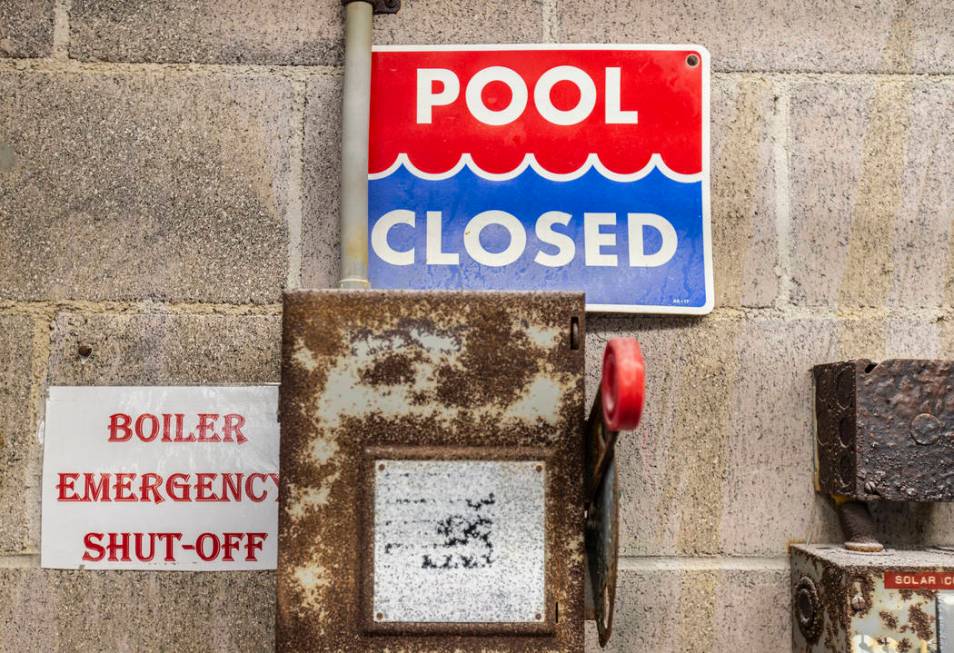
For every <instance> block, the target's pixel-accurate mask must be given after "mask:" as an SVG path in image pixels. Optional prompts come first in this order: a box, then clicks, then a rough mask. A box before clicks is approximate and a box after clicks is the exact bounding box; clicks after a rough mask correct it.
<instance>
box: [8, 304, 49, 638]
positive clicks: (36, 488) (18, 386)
mask: <svg viewBox="0 0 954 653" xmlns="http://www.w3.org/2000/svg"><path fill="white" fill-rule="evenodd" d="M33 353H34V352H33V320H32V319H31V318H29V317H20V316H10V315H4V316H0V515H2V517H0V554H2V553H16V552H21V551H24V550H31V549H35V547H36V546H37V544H38V540H39V533H40V455H39V452H40V446H39V444H38V442H37V438H36V432H35V430H34V429H35V424H34V419H33V416H34V415H35V413H34V412H33V407H32V406H31V405H30V388H31V386H32V381H33V371H32V358H33ZM0 639H2V638H0Z"/></svg>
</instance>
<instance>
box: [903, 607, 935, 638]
mask: <svg viewBox="0 0 954 653" xmlns="http://www.w3.org/2000/svg"><path fill="white" fill-rule="evenodd" d="M934 620H935V619H934V617H932V616H931V615H929V614H928V613H926V612H925V611H924V610H923V609H922V608H921V606H920V605H912V606H911V607H909V608H908V628H910V629H911V630H913V631H914V634H915V635H917V636H918V637H919V638H920V639H923V640H925V641H927V640H930V639H932V638H933V637H934V627H933V624H934Z"/></svg>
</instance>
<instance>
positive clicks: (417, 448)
mask: <svg viewBox="0 0 954 653" xmlns="http://www.w3.org/2000/svg"><path fill="white" fill-rule="evenodd" d="M583 317H584V303H583V296H582V295H579V294H567V293H452V292H390V291H389V292H378V291H332V290H329V291H300V292H293V293H289V294H287V295H286V298H285V311H284V330H283V354H282V356H283V363H282V388H281V406H280V411H281V427H282V443H281V474H282V477H281V483H282V487H281V490H282V495H281V496H282V499H281V501H282V503H281V509H280V511H279V514H280V517H279V539H280V547H279V563H278V581H277V582H278V616H277V619H278V624H277V634H276V637H277V642H276V643H277V647H278V649H279V650H287V651H382V652H383V651H385V650H390V651H407V652H416V651H434V652H439V651H483V652H485V653H491V652H494V651H500V652H501V653H502V652H503V651H508V652H510V651H527V652H531V651H534V652H535V651H552V652H557V651H561V652H570V651H581V650H582V649H583V583H584V571H583V569H584V564H583V555H584V553H583V519H584V516H583V507H582V506H583V438H582V435H581V434H582V423H583V418H584V406H583V401H584V393H583V379H584V374H583V369H584V352H583V347H582V343H583V342H584V338H583V333H582V329H583ZM571 324H572V325H573V327H572V328H571ZM574 334H575V335H574ZM420 458H423V459H431V460H475V459H477V460H482V459H487V460H518V461H519V460H523V461H539V463H540V464H538V465H537V464H535V465H533V467H532V469H534V470H539V471H540V472H543V473H544V475H545V500H544V522H545V528H544V541H545V574H546V576H545V577H546V582H545V586H546V592H545V597H546V598H545V601H546V605H545V607H544V613H543V614H535V615H533V618H532V619H531V620H530V621H529V622H527V623H507V622H506V621H503V622H500V623H493V624H472V623H457V624H455V623H438V624H428V623H403V622H402V623H394V622H390V623H386V624H384V625H383V626H382V624H381V623H378V622H380V621H382V620H385V621H386V620H387V617H386V616H385V615H378V614H373V612H374V608H373V605H374V602H373V600H372V596H373V591H374V585H373V571H372V570H373V557H374V551H373V540H374V537H373V535H374V533H373V529H374V521H373V515H374V509H373V506H372V505H371V502H372V500H373V496H374V495H373V492H372V491H371V489H373V487H374V485H373V478H372V477H373V474H374V469H375V466H374V465H373V464H372V465H369V461H376V460H414V459H420ZM544 470H545V471H544ZM528 535H529V533H528ZM409 613H413V611H409Z"/></svg>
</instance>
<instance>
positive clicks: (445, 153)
mask: <svg viewBox="0 0 954 653" xmlns="http://www.w3.org/2000/svg"><path fill="white" fill-rule="evenodd" d="M462 48H463V49H462V50H458V51H442V50H436V51H435V50H431V51H413V52H411V51H387V50H385V51H376V52H375V53H374V58H373V68H372V93H371V133H370V140H371V146H370V162H369V172H371V173H380V172H383V171H385V170H387V169H388V168H390V167H391V166H392V164H394V162H395V159H396V158H397V157H398V155H400V154H402V153H403V154H407V155H408V157H409V158H410V161H411V163H412V164H413V166H414V167H416V168H417V169H419V170H421V171H423V172H426V173H430V174H439V173H445V172H447V171H448V170H451V169H453V168H454V167H455V166H456V165H457V164H458V162H459V161H460V159H461V156H462V155H463V154H469V155H470V156H471V157H472V159H473V161H474V163H475V164H476V165H477V166H478V167H480V168H481V169H482V170H484V171H485V172H489V173H496V174H500V173H508V172H512V171H513V170H514V169H516V168H518V167H519V166H520V165H521V164H522V163H523V161H524V159H525V158H526V156H527V154H532V155H533V156H534V157H535V158H536V160H537V162H538V163H539V164H540V166H542V167H543V168H544V169H546V170H547V171H549V172H551V173H554V174H565V173H571V172H575V171H577V170H579V169H580V168H581V167H582V166H583V165H584V164H585V163H586V161H587V158H588V157H589V155H590V154H596V155H598V156H599V158H600V161H601V162H602V164H603V165H604V166H605V167H606V168H607V169H609V170H610V171H611V172H614V173H617V174H631V173H634V172H638V171H640V170H642V169H644V168H645V167H646V166H647V164H648V163H649V162H650V158H651V157H652V155H653V154H658V155H660V156H661V157H662V159H663V161H664V162H665V164H666V166H667V167H668V168H670V169H671V170H673V171H674V172H677V173H681V174H696V173H698V172H700V171H701V170H702V148H703V143H702V133H703V125H702V113H701V112H702V107H703V106H704V101H703V98H702V95H703V67H704V66H703V53H701V52H696V51H693V50H573V49H568V50H533V49H528V50H466V46H462ZM488 69H490V70H488ZM554 69H557V70H556V71H554ZM422 70H423V71H424V72H423V73H422V72H420V71H422ZM475 76H476V79H475ZM501 77H502V78H503V80H501ZM541 78H542V83H541ZM508 80H509V81H508ZM538 86H539V87H540V88H538ZM514 89H516V92H515V91H514ZM524 89H525V92H524ZM521 107H522V111H520V109H521ZM473 109H477V111H476V114H477V115H475V111H473ZM573 109H576V111H575V112H574V111H573ZM481 117H483V118H484V120H481ZM488 118H489V121H490V122H489V123H488ZM428 121H429V122H428ZM493 122H499V123H501V124H490V123H493Z"/></svg>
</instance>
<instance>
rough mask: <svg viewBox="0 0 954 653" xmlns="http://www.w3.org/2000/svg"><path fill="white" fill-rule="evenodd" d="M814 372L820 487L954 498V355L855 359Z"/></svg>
mask: <svg viewBox="0 0 954 653" xmlns="http://www.w3.org/2000/svg"><path fill="white" fill-rule="evenodd" d="M814 377H815V432H816V433H815V434H816V447H817V456H816V467H817V469H816V471H817V480H818V489H819V491H821V492H825V493H828V494H840V495H845V496H848V497H852V498H855V499H860V500H863V501H868V500H875V499H883V500H887V501H950V500H954V474H952V473H951V470H954V361H937V360H888V361H884V362H883V363H880V364H876V363H873V362H871V361H869V360H854V361H846V362H841V363H830V364H826V365H818V366H816V367H815V368H814Z"/></svg>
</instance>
